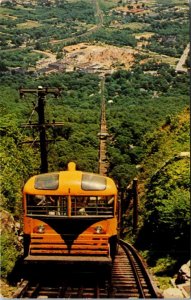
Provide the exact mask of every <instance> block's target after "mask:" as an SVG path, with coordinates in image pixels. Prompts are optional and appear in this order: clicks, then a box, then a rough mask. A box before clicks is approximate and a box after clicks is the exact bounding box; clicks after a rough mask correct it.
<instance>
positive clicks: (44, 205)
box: [27, 195, 67, 216]
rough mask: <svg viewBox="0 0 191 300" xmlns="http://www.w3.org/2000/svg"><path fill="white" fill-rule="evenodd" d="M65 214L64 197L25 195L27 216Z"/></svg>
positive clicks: (65, 203)
mask: <svg viewBox="0 0 191 300" xmlns="http://www.w3.org/2000/svg"><path fill="white" fill-rule="evenodd" d="M66 213H67V199H66V197H62V196H50V195H27V214H32V215H33V214H35V215H49V216H54V215H59V216H61V215H63V216H64V215H66Z"/></svg>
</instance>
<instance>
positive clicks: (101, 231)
mask: <svg viewBox="0 0 191 300" xmlns="http://www.w3.org/2000/svg"><path fill="white" fill-rule="evenodd" d="M94 230H95V233H104V230H103V228H102V227H101V226H96V227H95V228H94Z"/></svg>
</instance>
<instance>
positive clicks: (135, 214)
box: [133, 178, 138, 233]
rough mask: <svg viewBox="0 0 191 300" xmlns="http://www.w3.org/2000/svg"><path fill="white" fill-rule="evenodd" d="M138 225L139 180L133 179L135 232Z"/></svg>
mask: <svg viewBox="0 0 191 300" xmlns="http://www.w3.org/2000/svg"><path fill="white" fill-rule="evenodd" d="M137 225H138V180H137V178H134V179H133V233H136V231H137Z"/></svg>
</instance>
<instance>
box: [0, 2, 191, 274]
mask: <svg viewBox="0 0 191 300" xmlns="http://www.w3.org/2000/svg"><path fill="white" fill-rule="evenodd" d="M42 2H44V1H38V3H37V4H36V5H35V4H33V1H31V3H28V4H25V6H26V7H25V9H23V7H22V6H19V5H16V4H14V3H10V2H8V3H5V4H4V5H2V7H1V8H0V12H1V14H2V15H3V16H4V18H2V19H1V21H0V22H1V25H2V29H1V33H2V34H3V39H2V41H1V57H2V60H1V63H0V74H1V77H0V83H1V86H0V107H1V117H0V118H1V128H0V130H1V144H0V148H1V211H3V212H4V211H8V212H9V213H10V214H11V215H13V216H14V218H15V220H19V219H20V216H22V187H23V185H24V183H25V181H26V180H27V179H28V178H29V177H30V176H31V175H33V174H37V173H39V172H40V171H39V166H40V155H39V143H38V131H37V130H36V129H35V128H33V127H28V126H26V124H27V123H28V122H30V121H31V122H32V123H34V122H37V120H38V119H37V118H38V116H37V111H36V105H37V95H25V97H24V98H20V95H19V87H20V86H24V87H25V88H35V89H36V88H37V87H38V86H43V87H59V88H61V95H60V97H58V98H54V97H53V96H51V95H49V96H47V98H46V105H45V116H46V121H47V122H52V121H53V120H55V121H56V122H63V126H59V127H56V126H50V127H49V129H48V130H47V137H48V139H50V140H51V142H49V143H48V164H49V171H55V170H63V169H65V168H66V166H67V163H68V162H69V161H75V162H76V164H77V168H78V169H82V170H86V171H92V172H97V171H98V154H99V153H98V149H99V138H98V133H99V126H100V106H101V103H100V102H101V95H100V76H99V75H98V74H91V73H85V72H76V71H73V72H57V73H51V74H49V75H47V74H38V73H36V72H33V71H31V69H30V68H31V66H32V67H35V66H36V63H37V61H38V60H39V59H41V58H42V56H43V55H42V54H40V53H37V52H33V49H39V48H40V49H46V51H47V50H48V51H51V52H52V53H55V52H56V53H60V51H61V49H62V47H63V45H66V44H70V43H73V42H74V40H73V41H72V42H71V41H67V40H64V39H67V38H69V37H71V36H73V35H76V39H75V43H77V42H79V41H83V42H89V43H101V42H104V43H107V44H110V45H115V46H119V47H123V46H124V45H125V46H128V47H133V48H134V47H137V39H136V38H135V36H136V35H137V34H140V33H144V32H145V31H147V32H148V31H149V32H150V33H152V35H151V36H150V38H149V42H148V39H147V43H145V44H144V45H145V46H144V47H143V48H142V50H141V52H140V53H139V54H137V55H135V63H134V64H133V65H132V66H131V68H129V70H125V69H123V68H120V69H119V70H117V71H115V72H113V73H112V74H106V75H105V88H104V96H105V99H106V119H107V127H108V132H109V134H110V138H109V139H108V140H107V158H108V160H109V169H108V175H109V176H111V177H112V178H114V179H115V181H116V183H117V185H118V188H119V193H122V192H123V195H124V196H123V201H124V205H123V207H125V210H124V211H123V219H122V228H123V232H122V234H123V237H124V238H126V239H128V240H130V241H132V243H134V244H135V245H136V247H137V248H138V249H140V250H141V251H142V254H143V256H144V257H145V258H146V259H147V261H148V263H149V264H150V266H152V267H153V270H156V272H155V273H156V274H157V275H159V276H160V275H161V276H164V275H171V274H173V272H175V271H176V270H177V268H178V267H179V266H180V263H184V262H186V261H187V260H188V259H189V213H190V207H189V155H188V152H189V88H188V86H189V78H188V75H187V73H177V72H175V68H174V62H176V61H177V58H179V57H180V56H181V54H182V52H183V50H184V48H185V47H186V45H187V43H188V40H189V36H188V26H187V25H188V22H187V17H188V16H187V12H185V4H184V3H183V4H182V5H183V6H182V7H181V9H177V7H178V4H177V3H176V1H174V2H173V1H171V3H169V4H168V5H167V3H165V1H163V2H164V3H163V2H162V3H161V1H156V2H155V5H154V6H153V7H152V6H150V5H149V4H148V5H147V6H145V5H143V6H141V8H142V9H143V13H144V14H133V13H127V14H126V15H125V14H121V13H120V12H119V11H118V10H117V8H118V6H119V5H120V6H123V5H122V2H123V1H107V2H106V1H99V2H100V8H101V10H102V13H103V16H104V17H103V18H102V19H103V20H102V26H101V27H99V26H98V28H97V30H96V31H92V32H89V33H88V35H83V34H84V33H85V32H87V31H88V29H89V28H90V27H91V26H95V25H96V24H97V25H99V22H100V20H99V18H98V17H100V14H98V12H97V15H96V16H97V17H95V9H96V6H94V5H92V3H90V2H91V1H76V2H75V1H72V2H71V1H53V4H51V1H50V3H49V5H42ZM48 2H49V1H48ZM118 2H119V3H118ZM135 2H136V1H135ZM136 5H137V4H136ZM139 5H140V4H139ZM127 6H129V7H127ZM158 6H160V9H159V7H158ZM126 7H127V8H128V11H130V10H131V9H132V7H131V4H130V3H128V4H127V5H126ZM136 7H137V6H136ZM50 8H51V9H50ZM148 11H152V13H149V12H148ZM63 12H64V13H63ZM7 15H9V17H8V18H5V16H7ZM175 16H176V18H175V20H174V22H172V18H174V17H175ZM169 20H171V22H172V24H169V22H168V21H169ZM29 23H30V24H29ZM31 24H32V25H31ZM114 24H118V26H117V27H114ZM31 26H33V27H32V28H33V30H31ZM177 28H178V30H177ZM81 34H82V35H81ZM52 40H63V41H62V42H60V43H58V44H53V43H52V42H51V41H52ZM142 42H145V39H144V38H142ZM24 45H25V46H24ZM21 46H22V47H21ZM143 50H144V51H143ZM150 51H151V52H152V53H153V52H155V54H157V55H166V56H168V58H169V57H170V58H173V59H174V60H173V64H171V63H167V62H163V61H162V60H161V61H157V59H156V56H155V55H154V56H152V58H151V57H150V56H149V55H150ZM63 55H64V53H63ZM140 62H141V63H140ZM188 63H189V62H188ZM17 67H22V70H20V71H19V72H17V70H16V68H17ZM109 100H112V101H109ZM135 177H137V179H138V181H139V182H140V184H139V224H138V229H137V232H136V234H134V233H133V232H132V207H131V205H132V203H131V197H130V191H129V190H128V189H127V187H128V186H129V185H131V182H132V180H133V179H134V178H135ZM164 233H165V235H166V237H167V238H166V239H167V240H168V243H166V244H165V245H164V244H163V243H162V240H163V236H164ZM12 246H14V247H12ZM159 246H160V247H159ZM1 247H2V249H1V253H2V276H3V277H4V278H7V276H8V275H9V274H10V273H11V270H12V268H13V266H14V263H15V261H16V259H17V258H18V257H19V256H20V255H22V246H21V245H20V244H19V245H18V242H17V236H15V234H14V232H9V231H6V230H5V231H4V232H3V234H2V243H1ZM163 247H164V248H163ZM12 248H13V249H12ZM7 249H9V251H7ZM159 249H160V251H159ZM182 253H184V259H183V260H182ZM169 262H170V263H169ZM169 265H170V266H169ZM154 268H155V269H154Z"/></svg>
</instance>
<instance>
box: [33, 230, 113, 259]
mask: <svg viewBox="0 0 191 300" xmlns="http://www.w3.org/2000/svg"><path fill="white" fill-rule="evenodd" d="M108 241H109V237H108V236H106V235H104V236H103V235H101V234H100V235H99V234H97V235H96V237H94V236H93V235H91V237H90V236H89V237H88V236H82V237H79V238H77V239H75V240H73V239H69V238H68V237H66V239H65V240H63V239H60V240H59V239H58V238H55V237H54V236H50V235H49V236H45V237H41V238H40V239H39V236H38V235H36V234H33V235H32V237H31V244H30V255H74V256H75V255H82V256H83V255H90V256H108V255H109V243H108Z"/></svg>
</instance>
